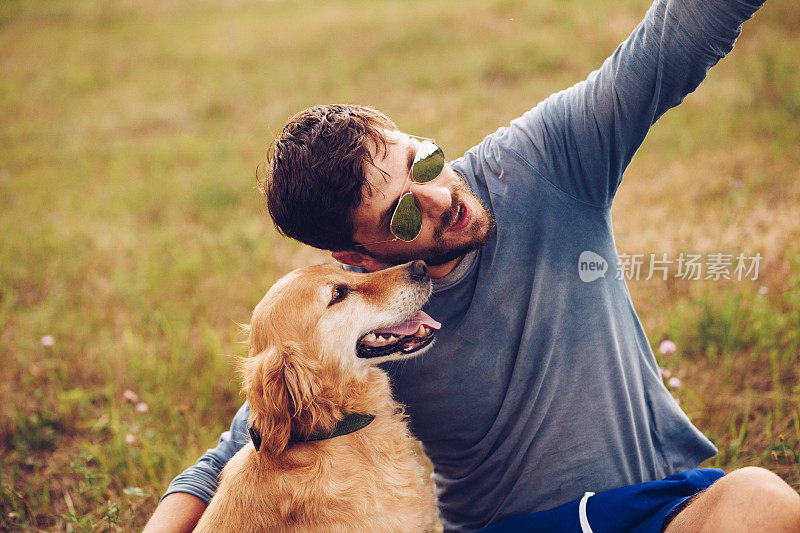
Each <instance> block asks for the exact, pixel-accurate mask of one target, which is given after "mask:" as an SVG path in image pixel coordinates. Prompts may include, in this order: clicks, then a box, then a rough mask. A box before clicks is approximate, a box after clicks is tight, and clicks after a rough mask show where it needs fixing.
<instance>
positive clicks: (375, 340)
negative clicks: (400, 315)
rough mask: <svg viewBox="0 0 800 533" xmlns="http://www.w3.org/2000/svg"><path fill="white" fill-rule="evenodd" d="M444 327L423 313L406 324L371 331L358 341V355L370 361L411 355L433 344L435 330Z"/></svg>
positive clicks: (418, 312)
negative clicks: (388, 356)
mask: <svg viewBox="0 0 800 533" xmlns="http://www.w3.org/2000/svg"><path fill="white" fill-rule="evenodd" d="M441 327H442V325H441V324H440V323H439V322H437V321H436V320H434V319H433V318H431V317H430V316H428V314H427V313H425V312H423V311H417V314H415V315H414V316H413V317H411V318H409V319H408V320H406V321H405V322H401V323H400V324H396V325H394V326H391V327H388V328H381V329H376V330H374V331H370V332H369V333H367V334H366V335H364V336H363V337H361V339H360V340H359V341H358V346H357V347H356V355H358V357H361V358H364V359H369V358H371V357H384V356H387V355H393V354H403V355H407V354H411V353H414V352H416V351H418V350H421V349H422V348H424V347H426V346H428V345H429V344H430V343H432V342H433V339H434V337H435V336H436V335H435V334H434V330H437V329H439V328H441Z"/></svg>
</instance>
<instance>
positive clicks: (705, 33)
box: [466, 0, 763, 207]
mask: <svg viewBox="0 0 800 533" xmlns="http://www.w3.org/2000/svg"><path fill="white" fill-rule="evenodd" d="M762 3H763V0H656V1H655V2H654V3H653V5H652V6H651V7H650V9H649V10H648V11H647V14H646V15H645V18H644V20H643V21H642V22H641V23H640V24H639V25H638V26H637V27H636V29H635V30H634V31H633V33H632V34H631V36H630V37H629V38H628V39H627V40H626V41H625V42H623V43H622V44H621V45H620V46H619V47H618V48H617V50H616V51H615V52H614V53H613V54H612V55H611V57H609V58H608V59H607V60H606V61H605V62H604V63H603V65H602V67H601V68H600V69H599V70H596V71H594V72H592V73H591V74H590V75H589V77H588V78H587V79H586V80H585V81H583V82H580V83H578V84H576V85H574V86H573V87H570V88H569V89H566V90H564V91H561V92H559V93H556V94H553V95H552V96H550V97H549V98H547V99H546V100H544V101H543V102H541V103H540V104H539V105H537V106H536V107H534V108H533V109H532V110H530V111H528V112H527V113H525V114H524V115H523V116H522V117H520V118H518V119H516V120H514V121H512V122H511V124H510V126H509V127H507V128H501V129H500V130H498V132H497V133H495V134H494V135H492V136H490V137H488V138H487V139H486V141H485V142H484V143H482V145H479V146H478V147H476V148H475V149H474V150H476V152H475V153H473V154H472V155H473V156H475V161H476V162H478V161H483V160H487V161H489V165H490V167H491V162H492V160H493V158H497V157H508V156H510V157H512V158H515V159H516V160H518V161H521V162H522V163H523V164H524V165H525V166H526V167H527V169H528V171H529V173H528V176H526V177H524V178H520V179H530V175H533V176H535V177H536V178H537V179H545V180H547V181H549V182H550V183H552V184H553V185H554V186H555V187H556V188H558V189H560V190H561V191H562V192H565V193H567V194H568V195H570V196H573V197H575V198H577V199H578V200H580V201H582V202H585V203H588V204H591V205H594V206H596V207H608V206H609V205H610V204H611V200H612V198H613V197H614V194H615V193H616V190H617V188H618V186H619V183H620V181H621V180H622V173H623V171H624V170H625V168H626V167H627V166H628V163H630V161H631V158H632V157H633V155H634V153H635V152H636V150H637V149H638V148H639V146H640V145H641V143H642V142H643V141H644V138H645V135H646V134H647V132H648V131H649V129H650V127H651V126H652V125H653V124H654V123H655V122H656V120H658V119H659V117H661V116H662V115H663V114H664V113H665V112H666V111H667V110H668V109H670V108H672V107H674V106H676V105H678V104H679V103H681V102H682V101H683V99H684V97H685V96H686V95H687V94H689V93H691V92H692V91H694V90H695V89H696V88H697V86H698V85H699V84H700V82H701V81H703V79H704V78H705V76H706V74H707V73H708V70H709V69H710V68H711V67H712V66H714V65H715V64H716V63H717V62H718V61H719V60H720V58H722V57H723V56H725V54H727V53H728V52H729V51H730V50H731V49H732V48H733V44H734V42H735V40H736V38H737V37H738V36H739V34H740V32H741V25H742V23H743V22H744V21H746V20H747V19H749V18H750V17H752V15H753V14H754V13H755V11H757V10H758V8H759V7H761V5H762ZM471 152H472V151H471ZM499 154H505V155H503V156H500V155H499ZM470 156H471V154H470V153H468V154H467V156H466V157H467V158H469V157H470ZM509 179H514V177H513V176H512V177H510V178H509ZM518 185H519V187H520V188H519V189H517V190H525V184H524V183H519V184H518Z"/></svg>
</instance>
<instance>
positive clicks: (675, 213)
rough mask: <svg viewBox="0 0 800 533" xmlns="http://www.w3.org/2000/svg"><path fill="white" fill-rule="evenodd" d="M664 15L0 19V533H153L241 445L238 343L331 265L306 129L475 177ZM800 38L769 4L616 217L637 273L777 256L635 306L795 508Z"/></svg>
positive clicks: (497, 7)
mask: <svg viewBox="0 0 800 533" xmlns="http://www.w3.org/2000/svg"><path fill="white" fill-rule="evenodd" d="M648 4H649V2H648V0H622V1H620V2H615V3H613V7H609V5H610V4H609V3H608V2H601V1H599V0H561V1H558V0H543V1H539V2H513V1H509V0H494V1H488V2H487V1H478V0H461V1H460V2H456V1H450V0H448V1H444V0H443V1H438V2H423V1H418V0H409V1H403V2H401V1H399V0H398V1H366V0H362V1H353V2H344V1H338V0H334V1H330V2H324V3H323V2H291V1H267V2H256V1H249V0H241V1H237V0H225V1H211V0H204V1H203V0H201V1H199V2H191V3H190V2H176V1H172V0H167V1H154V0H143V1H139V2H133V1H129V0H122V1H119V2H101V1H97V0H80V1H77V0H65V1H62V2H35V1H33V0H6V1H4V2H1V3H0V50H2V53H0V229H2V240H1V241H0V369H1V373H2V377H0V454H1V455H0V513H1V514H0V530H15V529H24V530H29V529H32V530H35V529H42V530H74V531H95V530H104V529H109V530H116V529H124V530H133V529H137V528H141V527H142V526H143V524H144V522H145V521H146V519H147V517H148V516H149V514H150V513H151V512H152V510H153V509H154V507H155V505H156V503H157V501H158V498H159V495H160V493H161V492H162V491H163V490H164V488H165V487H166V486H167V484H168V482H169V480H170V479H171V478H172V477H173V476H174V475H176V474H177V473H178V472H180V471H181V470H182V469H183V468H184V467H186V466H187V465H189V464H191V463H192V462H193V461H194V460H195V459H196V458H197V457H198V456H199V455H200V454H202V453H203V452H204V451H205V449H206V448H209V447H211V446H212V445H213V444H214V443H215V442H216V438H217V437H218V436H219V434H220V433H221V432H222V431H223V430H224V429H225V428H226V426H227V425H228V424H229V423H230V420H231V418H232V416H233V414H234V412H235V410H236V409H237V408H238V406H239V405H240V403H241V398H240V397H239V394H238V389H239V384H238V377H237V376H236V374H235V372H234V367H233V364H232V360H233V359H234V357H235V356H237V355H242V354H244V351H245V348H244V346H243V345H242V344H241V341H242V338H241V336H240V329H239V327H238V325H237V323H244V322H247V321H248V320H249V316H250V312H251V310H252V308H253V306H254V305H255V304H256V303H257V302H258V301H259V299H260V298H261V296H262V295H263V293H264V292H265V291H266V289H267V288H268V287H269V285H270V283H271V282H272V281H274V280H275V279H276V277H277V276H279V275H280V274H282V273H284V272H286V271H288V270H290V269H292V268H294V267H296V266H299V265H303V264H307V263H310V262H314V261H318V260H321V259H324V258H325V255H324V254H321V253H319V252H315V251H313V250H310V249H307V248H304V247H302V246H300V245H298V244H296V243H292V242H289V241H287V240H285V239H282V238H280V237H279V236H277V234H276V233H275V232H274V230H273V229H272V226H271V224H270V223H269V222H268V219H267V216H266V213H265V208H264V205H263V203H262V201H261V199H260V198H259V196H258V194H257V191H256V181H255V169H256V166H257V164H258V163H259V161H260V160H261V158H262V157H263V153H264V149H265V147H266V144H267V142H268V141H269V140H270V139H271V137H272V136H273V135H274V134H275V133H276V132H277V130H278V129H279V128H280V126H281V125H282V124H283V122H284V121H285V119H286V118H287V117H288V116H289V115H291V114H293V113H294V112H295V111H297V110H299V109H301V108H304V107H306V106H308V105H312V104H315V103H327V102H353V103H363V104H369V105H373V106H375V107H377V108H379V109H382V110H384V111H385V112H387V113H388V114H389V115H390V116H391V117H392V118H393V119H394V120H395V121H396V122H397V124H398V125H399V126H400V127H401V129H403V130H405V131H409V132H413V133H417V134H419V135H425V136H430V137H436V139H437V141H438V142H439V143H440V144H441V145H442V146H443V147H444V149H445V152H446V153H447V154H449V155H450V156H455V155H458V154H460V153H463V151H464V150H466V149H467V148H469V147H470V146H471V145H473V144H474V143H476V142H477V141H479V140H480V139H481V138H483V136H484V135H486V134H487V133H489V132H491V131H494V130H495V129H496V128H497V127H498V126H501V125H503V124H505V123H507V122H508V121H509V120H510V119H512V118H514V117H516V116H518V115H520V114H521V113H522V112H524V111H526V110H527V109H528V108H530V107H532V106H533V105H534V104H536V103H537V102H538V101H540V100H541V99H543V98H545V97H546V96H548V95H549V94H550V93H552V92H554V91H557V90H560V89H562V88H565V87H567V86H569V85H571V84H573V83H575V82H577V81H580V80H581V79H583V78H584V77H585V76H586V75H587V74H588V73H589V72H590V71H591V70H593V69H594V68H596V67H597V66H599V65H600V63H601V62H602V60H603V59H604V58H605V57H606V56H607V55H608V54H610V53H611V51H613V49H614V47H615V46H616V44H618V43H619V42H620V41H621V40H623V39H624V38H625V37H626V36H627V34H628V33H629V32H630V31H631V30H632V29H633V28H634V27H635V25H636V24H637V23H638V21H639V20H640V19H641V17H642V16H643V14H644V11H645V10H646V8H647V6H648ZM799 36H800V8H798V7H797V4H796V2H795V1H794V0H770V2H769V3H768V5H767V6H766V7H765V8H764V9H763V10H762V11H761V12H760V13H759V14H758V15H757V16H756V18H755V20H753V21H751V22H748V23H747V24H746V25H745V28H744V33H743V35H742V37H741V38H740V40H739V42H738V43H737V46H736V49H735V50H734V52H733V53H732V54H731V55H730V56H729V57H728V58H726V59H725V60H723V61H722V62H721V63H720V64H719V65H718V66H717V67H716V68H715V69H714V70H713V71H712V73H711V75H710V76H709V78H708V79H707V80H706V82H705V83H704V84H703V85H702V86H701V88H700V89H699V90H698V91H697V92H696V93H695V94H693V95H691V96H690V97H689V98H687V100H686V101H685V102H684V104H682V105H681V106H680V107H679V108H678V109H676V110H674V111H672V112H670V113H668V114H667V115H666V116H665V117H664V118H663V119H662V120H661V121H660V122H659V123H658V124H657V125H656V127H654V128H653V130H652V132H651V134H650V136H649V137H648V139H647V141H646V142H645V144H644V146H643V148H642V149H641V150H640V151H639V153H638V154H637V156H636V157H635V158H634V161H633V163H632V165H631V166H630V168H629V169H628V171H627V173H626V176H625V180H624V182H623V185H622V188H621V190H620V193H619V195H618V197H617V200H616V204H615V207H614V222H615V230H616V236H617V246H618V249H619V251H620V253H629V254H635V253H642V254H651V253H655V254H657V255H658V256H661V254H663V253H666V254H668V257H670V258H676V257H677V256H678V255H679V254H680V253H700V254H709V253H716V252H723V253H729V254H733V255H736V254H739V253H744V254H746V255H755V254H756V253H760V254H761V255H762V256H763V260H762V262H761V264H760V271H759V277H758V279H757V280H748V281H736V280H733V281H716V282H715V281H685V280H681V279H675V278H674V277H671V278H670V279H669V280H668V281H663V280H661V279H653V280H649V281H644V280H631V281H630V282H629V287H630V290H631V293H632V297H633V300H634V303H635V304H636V307H637V310H638V311H639V314H640V317H641V318H642V321H643V323H644V325H645V329H646V330H647V332H648V334H649V336H650V339H651V342H652V344H653V346H654V348H655V349H656V353H657V357H658V358H659V363H660V365H661V366H662V367H664V368H665V369H666V370H667V371H669V372H670V373H671V376H670V379H671V378H677V379H678V380H679V381H680V384H678V383H677V381H676V380H674V379H672V381H671V382H670V383H671V385H670V387H671V389H672V391H673V393H674V395H675V396H676V397H677V398H678V399H679V401H680V402H681V406H682V407H683V408H684V409H685V410H686V412H687V413H688V414H689V416H690V417H691V418H692V420H693V421H694V422H695V424H696V425H697V426H698V427H699V428H700V429H701V430H703V431H704V432H705V434H706V435H708V436H709V437H710V438H711V439H712V440H713V441H714V442H715V443H716V444H717V446H718V447H719V450H720V453H719V455H718V456H717V457H716V458H714V459H712V460H710V461H709V462H708V465H710V466H719V467H722V468H724V469H726V470H730V469H734V468H737V467H740V466H745V465H761V466H765V467H768V468H770V469H772V470H773V471H775V472H777V473H778V474H780V475H781V476H782V477H783V478H784V479H785V480H787V481H788V482H789V483H790V484H792V485H793V486H794V487H795V488H796V489H798V488H800V466H799V463H800V448H799V444H800V365H798V359H799V358H800V289H799V288H798V287H800V170H798V169H800V151H798V150H797V146H798V145H799V144H800V126H798V123H799V122H800V71H799V70H798V68H797V57H800V39H798V37H799ZM663 340H671V341H673V342H674V343H675V345H676V347H677V350H676V351H675V352H674V353H672V354H667V355H662V354H661V353H659V352H658V347H659V345H660V343H661V341H663ZM126 390H131V391H133V392H134V393H135V394H136V395H137V396H138V401H134V402H131V401H129V400H127V399H126V398H125V397H124V396H123V393H124V392H125V391H126Z"/></svg>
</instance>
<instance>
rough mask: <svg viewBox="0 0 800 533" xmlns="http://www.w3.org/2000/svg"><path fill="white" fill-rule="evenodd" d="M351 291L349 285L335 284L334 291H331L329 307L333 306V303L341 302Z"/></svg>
mask: <svg viewBox="0 0 800 533" xmlns="http://www.w3.org/2000/svg"><path fill="white" fill-rule="evenodd" d="M349 292H350V288H349V287H348V286H347V285H334V286H333V292H332V293H331V301H330V303H329V304H328V307H330V306H332V305H333V304H336V303H339V302H341V301H342V300H344V299H345V298H347V294H348V293H349Z"/></svg>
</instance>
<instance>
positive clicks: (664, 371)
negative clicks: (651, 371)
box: [658, 368, 672, 379]
mask: <svg viewBox="0 0 800 533" xmlns="http://www.w3.org/2000/svg"><path fill="white" fill-rule="evenodd" d="M658 370H659V371H661V379H669V378H670V377H672V370H667V369H666V368H659V369H658Z"/></svg>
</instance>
